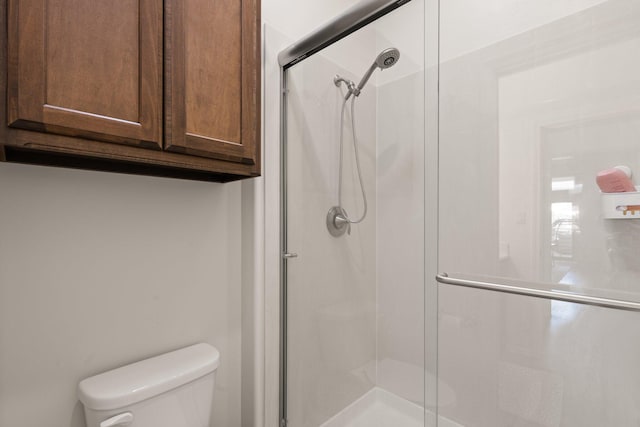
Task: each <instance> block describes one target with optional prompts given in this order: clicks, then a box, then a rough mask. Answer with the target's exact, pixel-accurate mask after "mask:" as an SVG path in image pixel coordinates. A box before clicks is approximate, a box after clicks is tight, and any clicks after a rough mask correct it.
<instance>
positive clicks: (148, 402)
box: [78, 343, 220, 427]
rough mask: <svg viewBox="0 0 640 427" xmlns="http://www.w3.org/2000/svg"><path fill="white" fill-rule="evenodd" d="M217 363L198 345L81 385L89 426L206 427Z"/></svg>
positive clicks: (208, 350) (210, 350) (212, 351)
mask: <svg viewBox="0 0 640 427" xmlns="http://www.w3.org/2000/svg"><path fill="white" fill-rule="evenodd" d="M219 363H220V353H219V352H218V350H217V349H216V348H214V347H212V346H210V345H209V344H204V343H201V344H196V345H192V346H190V347H186V348H182V349H180V350H176V351H172V352H171V353H166V354H162V355H160V356H156V357H152V358H150V359H146V360H142V361H140V362H136V363H133V364H131V365H126V366H123V367H121V368H117V369H114V370H112V371H108V372H105V373H102V374H99V375H96V376H94V377H91V378H87V379H85V380H82V381H81V382H80V384H79V385H78V398H79V399H80V401H81V402H82V403H83V404H84V413H85V418H86V420H87V427H127V426H130V427H209V420H210V418H211V403H212V400H213V388H214V386H215V374H216V369H217V368H218V365H219Z"/></svg>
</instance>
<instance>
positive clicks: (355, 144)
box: [338, 96, 367, 224]
mask: <svg viewBox="0 0 640 427" xmlns="http://www.w3.org/2000/svg"><path fill="white" fill-rule="evenodd" d="M347 101H348V98H347V99H345V100H344V101H343V102H342V110H341V112H340V171H339V179H338V206H339V207H340V209H341V210H342V214H343V215H344V219H345V220H347V222H348V223H349V224H358V223H360V222H362V220H364V218H365V217H366V216H367V194H366V192H365V190H364V182H363V181H362V172H361V168H360V155H359V153H358V141H357V139H356V118H355V104H356V97H355V96H353V97H351V131H352V135H353V152H354V154H355V159H356V169H357V171H358V181H359V182H360V190H361V191H362V202H363V205H364V209H363V212H362V216H361V217H360V218H358V219H356V220H352V219H351V218H349V216H348V215H347V212H346V211H345V210H344V207H343V206H342V175H343V174H342V169H343V163H344V161H343V158H344V113H345V110H346V106H347Z"/></svg>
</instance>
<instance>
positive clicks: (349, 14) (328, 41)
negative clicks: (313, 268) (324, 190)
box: [278, 0, 411, 427]
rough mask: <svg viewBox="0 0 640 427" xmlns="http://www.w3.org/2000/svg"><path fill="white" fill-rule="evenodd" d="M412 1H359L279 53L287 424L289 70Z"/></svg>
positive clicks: (282, 388) (282, 395) (282, 385)
mask: <svg viewBox="0 0 640 427" xmlns="http://www.w3.org/2000/svg"><path fill="white" fill-rule="evenodd" d="M410 1H411V0H392V1H389V0H372V1H369V2H360V3H358V4H356V5H355V6H353V7H351V8H349V9H348V10H346V11H345V12H344V13H343V14H341V15H339V16H337V17H336V18H334V19H333V20H331V21H329V22H328V23H327V24H325V25H324V26H322V27H321V28H318V29H317V30H316V31H314V32H313V33H311V34H309V35H308V36H306V37H304V38H303V39H300V40H298V41H297V42H295V43H293V44H292V45H290V46H289V47H288V48H286V49H284V50H283V51H281V52H280V53H279V54H278V63H279V65H280V334H279V335H280V337H279V338H280V360H279V367H280V375H279V403H280V405H279V406H280V407H279V421H278V425H279V426H280V427H287V425H288V421H287V397H288V396H287V360H288V359H287V350H288V345H287V332H288V327H287V322H288V316H287V308H288V307H287V302H288V292H287V290H288V280H287V263H288V260H290V259H292V258H295V257H297V254H295V253H291V252H289V248H288V244H287V237H288V225H287V224H288V223H287V207H288V204H287V167H288V163H287V123H288V122H287V92H288V88H287V70H288V69H289V68H290V67H292V66H293V65H295V64H297V63H299V62H301V61H303V60H305V59H306V58H308V57H309V56H311V55H313V54H314V53H317V52H320V51H321V50H322V49H324V48H325V47H328V46H330V45H332V44H333V43H335V42H338V41H340V40H341V39H343V38H344V37H346V36H348V35H349V34H351V33H353V32H355V31H357V30H359V29H360V28H362V27H364V26H366V25H368V24H370V23H372V22H374V21H376V20H377V19H378V18H381V17H383V16H384V15H386V14H388V13H389V12H391V11H393V10H395V9H397V8H398V7H400V6H402V5H404V4H406V3H409V2H410Z"/></svg>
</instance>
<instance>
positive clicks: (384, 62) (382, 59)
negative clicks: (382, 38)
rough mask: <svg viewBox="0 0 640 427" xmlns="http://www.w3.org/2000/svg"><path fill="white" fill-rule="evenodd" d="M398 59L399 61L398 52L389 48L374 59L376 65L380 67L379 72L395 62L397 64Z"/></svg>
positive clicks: (393, 48)
mask: <svg viewBox="0 0 640 427" xmlns="http://www.w3.org/2000/svg"><path fill="white" fill-rule="evenodd" d="M398 59H400V51H399V50H398V49H396V48H395V47H390V48H389V49H385V50H383V51H382V52H380V55H378V57H377V58H376V65H377V66H378V67H380V69H381V70H384V69H385V68H389V67H392V66H394V65H395V64H396V62H398Z"/></svg>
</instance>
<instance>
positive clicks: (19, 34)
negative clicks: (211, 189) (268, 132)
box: [0, 0, 260, 182]
mask: <svg viewBox="0 0 640 427" xmlns="http://www.w3.org/2000/svg"><path fill="white" fill-rule="evenodd" d="M225 1H229V0H225ZM233 1H236V2H237V4H240V0H233ZM134 3H135V4H136V5H139V15H138V14H137V13H138V12H136V11H134V9H137V8H135V7H134V6H133V5H134ZM210 3H211V4H208V5H207V7H210V6H212V5H215V4H217V3H216V2H213V1H212V2H210ZM122 4H123V5H125V9H130V10H127V11H126V13H130V14H131V16H135V19H132V18H131V16H129V17H128V18H125V19H123V20H122V22H117V23H116V22H114V21H115V20H116V17H117V13H118V11H117V8H114V7H113V2H111V1H106V0H104V1H103V0H100V1H95V0H48V1H47V0H0V29H4V30H3V31H2V32H0V100H6V102H0V161H11V162H22V163H35V164H44V165H52V166H61V167H72V168H84V169H93V170H104V171H113V172H124V173H135V174H145V175H157V176H170V177H178V178H185V179H198V180H210V181H221V182H226V181H231V180H236V179H243V178H248V177H253V176H258V175H260V150H259V147H260V145H259V140H258V138H259V126H260V121H259V105H260V93H259V91H260V84H259V76H260V48H259V46H260V38H259V28H260V27H259V22H260V15H259V10H260V3H259V0H251V1H244V2H243V3H242V5H241V9H240V10H241V18H239V19H241V20H242V25H241V26H242V29H241V30H237V31H240V32H241V35H242V41H241V43H240V46H241V47H239V46H238V45H234V46H235V48H239V49H241V50H240V51H239V52H240V53H237V54H236V64H238V59H237V58H239V57H240V58H241V59H240V60H239V61H240V62H241V72H240V75H239V76H238V77H237V78H238V81H237V82H236V86H235V89H233V90H231V91H230V92H228V93H226V94H224V93H223V94H222V95H221V97H222V98H224V97H231V98H233V96H232V95H230V94H233V93H235V94H236V98H235V99H230V100H229V105H230V107H229V108H228V110H227V113H224V114H229V117H227V118H225V119H222V120H223V121H224V122H225V123H224V125H221V126H218V124H219V122H217V121H216V120H211V121H207V120H206V118H207V116H209V115H210V114H209V113H210V111H211V110H210V109H208V108H209V105H208V104H209V103H210V100H211V99H214V98H215V94H214V95H211V94H207V97H208V98H206V99H205V101H204V104H207V105H204V106H202V107H203V108H204V110H203V111H195V110H194V108H195V107H194V105H195V104H198V102H195V103H193V102H190V103H189V104H190V105H191V107H190V108H192V113H193V117H194V118H195V117H196V114H198V115H199V119H198V120H200V121H201V123H200V124H192V125H190V126H192V127H193V128H194V129H195V130H196V131H199V132H202V133H215V132H216V129H218V128H219V129H222V131H221V132H223V133H224V132H228V134H227V135H231V133H232V132H233V129H234V128H235V129H236V133H237V135H239V136H238V138H239V140H238V141H237V142H233V143H232V144H231V145H238V146H240V147H241V149H240V150H238V149H234V148H232V149H226V146H225V144H226V143H223V144H222V147H223V148H224V149H220V146H219V144H218V143H219V141H216V143H217V144H218V145H216V144H214V145H213V146H212V145H210V144H209V143H208V141H207V139H206V138H203V140H204V142H196V143H190V144H188V145H185V146H182V147H181V146H177V145H176V146H174V148H175V149H174V150H173V151H162V150H161V149H160V148H161V147H162V146H163V144H162V142H163V135H162V129H163V115H162V96H163V92H162V83H163V82H162V73H161V69H162V61H163V50H162V47H163V40H162V35H163V29H162V28H161V27H162V24H163V22H162V12H163V10H162V7H163V4H162V1H158V0H135V1H134V0H126V1H123V3H122ZM194 4H195V6H196V7H197V2H196V3H194ZM87 5H89V7H87ZM106 5H110V10H106V9H107V7H106ZM176 5H178V6H179V8H180V9H181V8H182V2H180V1H177V0H176V1H173V0H170V1H167V2H166V4H165V7H166V12H165V13H166V14H167V18H166V21H165V22H164V25H165V28H164V33H165V40H164V42H165V43H166V44H167V47H166V49H165V55H167V57H166V58H164V60H165V61H166V62H165V64H167V65H170V64H175V61H173V56H171V55H175V54H176V49H174V48H173V46H175V41H174V38H173V37H172V35H173V34H175V32H174V30H175V29H174V28H172V22H175V20H174V19H172V18H173V17H175V15H174V14H173V10H175V8H176ZM52 7H61V8H60V9H59V10H57V11H56V12H55V13H53V14H52V13H50V11H51V8H52ZM191 7H193V5H192V6H191ZM64 9H73V10H66V11H65V10H64ZM240 10H235V11H232V12H230V14H231V15H234V18H233V20H232V19H230V20H229V22H228V23H227V24H229V25H231V24H232V23H233V25H236V26H238V27H240V23H239V22H237V18H238V16H239V15H238V13H239V11H240ZM47 11H49V12H47ZM91 11H93V12H95V13H96V14H98V15H100V17H99V19H104V20H106V21H112V23H113V25H114V27H113V31H118V32H122V34H118V35H117V36H113V34H111V33H112V31H108V30H106V26H105V24H104V22H102V23H96V22H95V19H96V17H94V16H88V15H91V13H92V12H91ZM119 13H125V11H123V10H120V12H119ZM209 13H210V11H209ZM217 13H219V14H224V13H227V12H225V9H220V10H218V12H217ZM191 14H192V15H193V14H194V13H193V12H192V13H191ZM83 19H86V20H83ZM92 20H94V21H92ZM234 20H235V23H234ZM136 21H138V22H137V24H136ZM179 21H180V19H179ZM180 22H181V21H180ZM219 22H223V23H224V22H225V20H224V19H219ZM50 24H51V25H50ZM67 24H68V25H77V26H78V27H75V28H73V29H71V30H69V31H67V29H65V25H67ZM134 25H138V27H136V28H135V29H134V28H133V26H134ZM183 25H184V23H183ZM199 25H200V26H201V27H202V25H203V24H202V23H201V24H199ZM91 26H95V27H97V28H96V29H98V28H99V29H100V30H101V34H92V35H91V36H87V37H86V39H85V40H82V41H78V42H74V41H73V40H74V39H77V38H78V37H79V34H81V33H82V31H83V30H86V31H88V32H91V31H92V30H93V29H92V28H89V27H91ZM134 30H135V31H137V32H138V36H139V43H138V44H137V45H136V46H133V44H134V43H132V41H133V38H132V34H133V32H134ZM31 32H32V33H31ZM27 34H28V36H27ZM110 34H111V35H110ZM182 34H183V33H182ZM237 34H238V33H236V35H237ZM112 36H113V37H112ZM195 36H197V34H196V33H193V34H192V35H191V37H195ZM206 37H207V38H209V37H212V33H210V32H207V35H206ZM52 38H55V39H56V40H51V39H52ZM102 38H106V39H108V40H102ZM103 42H104V46H103V48H102V49H101V50H100V52H101V56H100V58H94V59H93V60H88V59H86V61H88V62H90V63H89V64H88V65H87V64H85V65H78V64H80V63H82V61H79V63H78V64H73V65H72V66H70V67H66V66H65V63H68V62H69V61H74V60H75V59H74V55H73V54H72V51H75V52H76V53H77V55H79V56H83V55H84V57H85V58H86V57H90V56H91V52H89V51H91V50H92V49H91V48H90V46H91V45H95V44H102V43H103ZM67 44H70V45H71V46H67ZM125 45H127V46H125ZM205 45H206V43H205ZM118 46H121V47H122V48H123V49H124V50H120V49H118ZM200 46H204V45H202V44H197V45H196V47H197V48H200ZM40 49H42V51H40ZM33 52H40V54H39V55H38V54H36V55H29V53H33ZM114 52H117V54H116V55H115V56H116V58H112V59H113V62H109V63H108V64H107V62H105V61H106V58H103V56H113V54H114ZM180 54H181V53H180V51H179V50H178V56H179V55H180ZM202 55H211V52H210V51H208V50H206V51H205V52H202ZM190 57H191V58H193V57H194V55H193V54H191V55H190ZM92 61H97V62H96V63H93V62H92ZM131 61H134V62H135V66H133V65H132V64H131ZM136 61H137V62H136ZM198 61H200V62H201V64H200V65H199V67H200V68H201V70H204V68H206V67H208V66H209V64H213V63H214V62H215V61H213V62H212V60H211V59H210V58H207V59H205V60H203V59H198V60H197V61H195V62H198ZM180 63H182V64H183V65H186V64H185V62H184V61H183V62H179V64H180ZM203 64H204V65H203ZM173 70H174V68H171V69H167V70H166V75H165V78H166V80H165V85H166V88H165V92H164V96H165V97H166V98H167V99H166V100H165V105H166V106H171V105H173V102H172V93H173V91H172V90H171V87H172V84H175V83H176V82H182V86H181V87H180V90H182V91H183V92H184V88H185V86H184V83H185V74H184V69H183V70H182V74H180V72H181V71H180V67H177V71H178V73H177V74H176V75H173ZM236 71H237V70H236ZM64 72H70V73H71V74H74V75H76V77H77V78H73V77H70V76H63V75H62V74H63V73H64ZM136 73H137V75H136V77H135V78H133V74H136ZM196 74H197V73H196ZM83 76H84V77H83ZM169 77H171V78H169ZM109 78H113V79H115V80H118V81H119V82H121V84H120V85H117V84H116V85H112V84H109V82H108V81H107V80H108V79H109ZM136 84H137V86H136ZM197 84H198V85H200V86H199V87H201V88H202V90H205V89H204V88H205V87H206V86H216V85H217V86H220V85H218V83H216V84H213V83H212V80H211V79H210V77H207V78H205V79H204V80H202V81H199V82H197ZM52 85H53V86H52ZM134 86H135V88H134ZM221 87H224V85H222V86H221ZM234 91H235V92H234ZM238 91H240V92H239V93H238ZM88 94H89V96H87V95H88ZM91 94H93V96H91ZM136 94H137V97H136ZM184 95H185V93H183V95H182V96H183V100H184ZM190 96H191V98H194V97H196V96H195V95H193V94H192V95H190ZM196 98H197V97H196ZM121 101H124V102H126V104H127V105H121V107H122V108H120V107H119V106H118V105H117V104H118V103H119V102H121ZM234 103H235V106H234ZM217 108H221V109H222V110H224V106H222V107H217ZM238 110H239V111H240V117H235V121H234V118H232V117H231V116H233V115H234V114H235V115H236V116H237V115H238ZM136 111H138V118H137V121H135V120H132V119H134V118H135V117H134V115H135V112H136ZM234 112H235V113H234ZM221 114H222V113H221ZM186 117H187V115H186V114H184V113H181V112H179V114H173V113H172V110H169V109H167V112H166V114H165V116H164V120H165V121H166V123H165V124H164V130H165V132H166V135H164V139H169V140H171V139H172V136H173V135H172V132H173V131H174V129H176V126H175V124H176V122H177V123H179V124H180V126H181V127H180V126H178V129H182V131H181V135H185V138H186V136H187V135H188V132H187V131H186V130H187V122H186ZM198 127H200V128H198ZM202 129H204V130H202ZM227 137H228V136H227ZM229 138H231V137H229ZM214 139H215V138H214ZM167 145H168V146H170V144H167ZM150 148H151V149H150Z"/></svg>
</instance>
